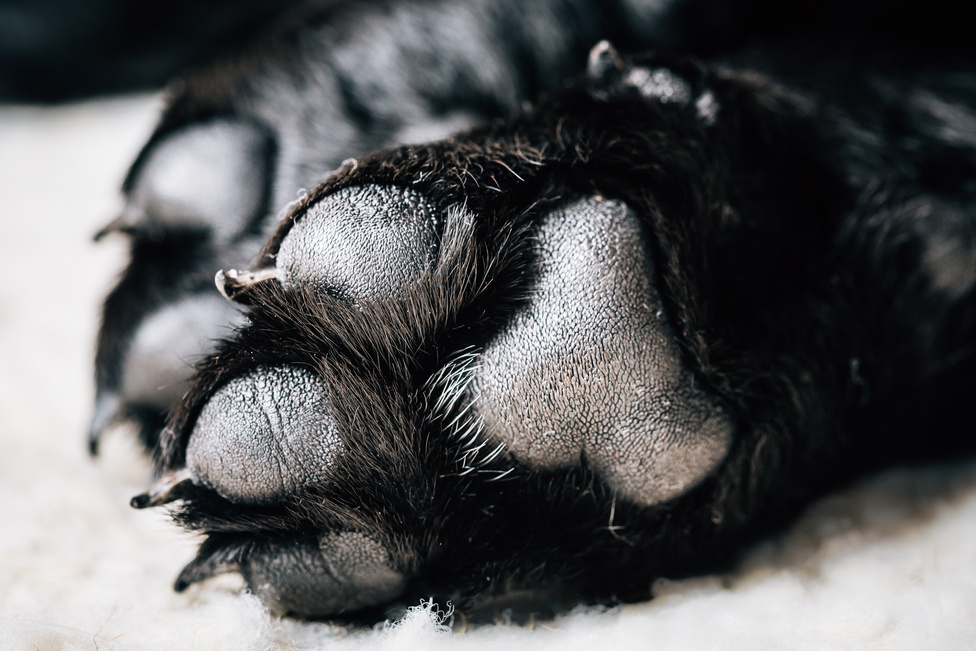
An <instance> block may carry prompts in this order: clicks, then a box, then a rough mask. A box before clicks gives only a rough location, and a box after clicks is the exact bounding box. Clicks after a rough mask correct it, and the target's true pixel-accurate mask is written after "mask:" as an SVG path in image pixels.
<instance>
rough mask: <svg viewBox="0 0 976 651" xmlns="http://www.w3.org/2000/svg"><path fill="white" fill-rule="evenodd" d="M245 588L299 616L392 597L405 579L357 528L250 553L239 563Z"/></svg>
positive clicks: (384, 552) (274, 607) (278, 608)
mask: <svg viewBox="0 0 976 651" xmlns="http://www.w3.org/2000/svg"><path fill="white" fill-rule="evenodd" d="M241 571H242V573H243V574H244V577H245V578H246V579H247V582H248V585H249V586H250V588H251V591H252V592H254V593H255V594H257V595H258V597H260V598H261V600H262V601H263V602H264V603H265V604H266V605H267V606H268V607H269V608H271V609H272V610H273V611H276V612H279V613H294V614H297V615H303V616H326V615H334V614H337V613H342V612H351V611H355V610H359V609H362V608H367V607H369V606H374V605H377V604H382V603H386V602H389V601H391V600H392V599H395V598H396V597H397V596H398V595H399V594H400V593H401V592H402V591H403V589H404V586H405V585H406V579H405V577H404V576H403V575H402V574H401V573H400V572H398V571H396V570H395V569H394V568H393V567H392V564H391V561H390V555H389V553H388V552H387V550H386V549H385V548H384V547H383V546H382V545H381V544H380V543H378V542H376V541H375V540H373V539H372V538H370V537H369V536H367V535H365V534H362V533H358V532H337V533H327V534H324V535H323V536H322V537H321V538H320V539H319V541H318V546H315V545H314V544H313V543H312V542H306V543H295V544H292V545H289V546H280V547H275V548H272V549H269V550H266V551H264V552H259V553H256V554H252V555H251V556H250V557H249V558H248V559H247V561H246V562H245V563H244V565H243V567H242V568H241Z"/></svg>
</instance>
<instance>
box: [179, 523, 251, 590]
mask: <svg viewBox="0 0 976 651" xmlns="http://www.w3.org/2000/svg"><path fill="white" fill-rule="evenodd" d="M247 550H248V545H247V543H244V542H242V541H236V542H233V543H231V542H228V541H227V540H225V539H224V538H223V537H221V536H211V537H210V538H208V539H207V540H206V541H205V542H204V543H203V545H201V546H200V551H198V552H197V556H196V558H194V559H193V560H192V561H190V562H189V563H187V565H186V567H184V568H183V571H182V572H180V575H179V576H178V577H177V579H176V583H174V584H173V589H174V590H176V591H177V592H183V591H184V590H186V589H187V588H189V587H190V586H191V585H193V584H194V583H199V582H200V581H205V580H207V579H209V578H211V577H214V576H217V575H218V574H228V573H230V572H237V571H239V570H240V569H241V562H242V560H243V558H244V557H245V555H246V553H247Z"/></svg>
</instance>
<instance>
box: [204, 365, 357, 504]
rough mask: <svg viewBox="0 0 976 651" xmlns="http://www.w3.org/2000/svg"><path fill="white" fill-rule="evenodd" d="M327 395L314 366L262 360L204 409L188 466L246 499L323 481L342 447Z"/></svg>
mask: <svg viewBox="0 0 976 651" xmlns="http://www.w3.org/2000/svg"><path fill="white" fill-rule="evenodd" d="M328 397H329V391H328V387H327V386H326V384H325V382H324V381H323V380H322V379H321V378H320V377H318V376H317V375H315V374H314V373H312V372H311V371H308V370H305V369H300V368H295V367H290V366H285V367H278V368H266V367H258V368H257V369H255V370H254V371H253V372H251V373H249V374H248V375H244V376H242V377H239V378H236V379H234V380H232V381H230V382H228V383H227V384H226V385H225V386H224V387H222V388H221V389H220V390H218V391H217V392H216V393H215V394H214V395H213V397H212V398H211V399H210V401H209V402H207V404H206V405H205V406H204V407H203V409H202V410H201V411H200V416H199V418H198V419H197V422H196V425H195V426H194V428H193V432H192V433H191V434H190V440H189V443H188V444H187V450H186V463H187V467H188V468H189V469H190V471H191V473H192V474H193V476H194V477H195V478H196V479H197V480H198V481H200V482H202V483H204V484H206V485H207V486H210V487H211V488H213V489H214V490H215V491H217V493H219V494H220V495H222V496H223V497H225V498H227V499H229V500H231V501H232V502H240V503H248V504H262V503H268V502H273V501H275V500H279V499H282V498H285V497H287V496H289V495H292V494H294V493H295V492H297V491H299V490H301V489H303V488H305V487H307V486H309V485H312V484H316V483H319V482H322V481H324V480H326V479H327V478H328V477H329V474H330V468H331V466H332V464H333V460H334V459H335V457H336V455H338V454H339V453H340V451H341V449H342V442H341V441H340V439H339V436H338V433H337V429H336V425H335V423H334V421H333V420H332V418H331V416H330V415H329V403H328Z"/></svg>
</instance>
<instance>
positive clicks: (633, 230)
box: [133, 94, 735, 617]
mask: <svg viewBox="0 0 976 651" xmlns="http://www.w3.org/2000/svg"><path fill="white" fill-rule="evenodd" d="M576 101H578V102H580V106H578V107H576V108H575V109H574V111H575V112H572V111H570V112H567V111H569V109H568V108H567V107H560V108H558V110H557V109H550V112H546V111H540V112H538V113H536V114H530V115H529V116H527V117H524V118H522V119H521V120H522V121H521V122H520V121H516V122H514V123H512V124H508V125H502V126H496V127H493V128H491V129H488V130H485V131H481V132H475V133H473V134H471V135H469V136H465V137H463V138H458V139H454V140H451V141H445V142H443V143H435V144H432V145H428V146H421V147H412V148H402V149H399V150H393V151H390V152H385V153H380V154H375V155H372V156H369V157H366V158H363V159H361V160H359V161H357V164H356V165H355V166H350V167H348V168H346V169H344V170H343V171H341V172H340V173H338V174H337V175H335V176H334V177H331V178H330V179H329V180H328V181H326V182H325V183H324V184H323V185H322V186H320V187H319V188H318V189H317V190H315V191H314V192H312V193H310V194H309V195H308V196H307V197H306V198H305V199H304V200H303V201H302V202H301V203H300V204H299V205H297V206H296V207H295V208H294V209H293V210H292V211H291V213H290V214H289V215H288V217H287V218H286V219H285V220H284V221H283V222H282V224H281V226H279V228H278V230H277V231H276V232H275V233H274V234H273V235H272V237H271V239H270V240H269V242H268V244H267V245H266V246H265V248H264V250H263V251H262V253H261V254H260V255H259V256H258V259H257V264H256V265H255V267H254V268H253V270H252V271H239V270H226V271H224V272H222V273H219V274H218V275H217V285H218V288H219V289H220V293H222V294H223V295H224V296H226V297H228V298H230V299H232V300H233V301H235V302H236V303H237V304H239V305H241V306H242V308H243V309H244V311H245V312H244V313H245V315H246V323H245V324H244V325H242V326H241V327H239V328H238V330H237V331H236V333H235V334H234V335H233V336H232V337H229V338H228V339H227V340H226V341H224V342H223V343H222V344H221V345H220V346H219V348H218V349H217V351H216V352H215V353H214V354H213V355H212V356H211V357H210V358H209V359H208V360H206V361H205V362H204V363H203V364H201V365H200V366H199V374H198V376H197V378H196V379H195V381H194V383H193V385H192V387H191V388H190V389H189V391H188V392H187V394H186V396H185V397H184V398H183V399H182V400H181V401H180V402H179V404H178V405H177V408H176V410H175V411H174V414H173V418H172V420H171V422H170V424H169V426H168V427H167V428H166V429H165V431H164V432H163V434H162V438H161V440H160V453H159V457H158V462H159V467H158V469H159V472H160V479H159V480H158V481H157V482H156V483H155V484H154V485H153V486H152V487H151V488H150V489H149V491H147V493H145V494H144V495H140V496H138V497H136V498H134V500H133V504H134V506H137V507H147V506H158V505H162V504H172V508H173V512H174V515H175V517H176V519H177V520H178V521H180V522H181V523H183V524H184V525H185V526H187V527H189V528H191V529H194V530H197V531H201V532H203V533H205V534H206V535H207V540H206V542H205V543H204V544H203V546H202V547H201V550H200V553H199V554H198V556H197V558H196V559H195V560H194V561H193V562H191V563H190V564H189V565H188V566H187V568H186V569H185V570H184V571H183V573H182V574H181V576H180V578H179V580H178V582H177V588H178V589H185V588H186V587H187V586H189V585H190V584H192V583H195V582H198V581H201V580H204V579H206V578H208V577H210V576H212V575H214V574H217V573H220V572H226V571H237V572H240V573H241V574H242V575H243V576H244V578H245V579H246V580H247V582H248V585H249V587H250V589H251V591H252V592H254V593H255V594H258V595H259V596H260V597H261V598H262V599H263V600H264V601H265V602H266V603H267V604H268V605H269V606H270V607H271V608H272V609H273V610H275V611H277V612H282V613H291V614H296V615H301V616H309V617H330V616H338V615H343V614H348V613H353V612H357V611H363V610H369V609H376V608H379V609H382V608H383V607H386V606H388V605H390V604H391V603H394V602H396V601H398V600H403V601H408V602H409V601H410V600H412V599H415V598H419V597H420V596H430V595H437V596H438V598H441V599H444V600H452V601H453V602H454V603H455V604H457V605H459V606H462V607H464V608H478V607H487V605H489V604H491V603H492V602H493V600H496V599H502V598H508V597H510V596H511V595H513V594H520V593H521V592H522V591H525V590H530V591H540V590H541V591H543V592H546V591H548V593H551V594H557V593H559V592H561V591H562V590H573V591H575V590H583V591H587V592H590V593H601V592H604V593H609V592H611V591H612V592H613V593H615V594H619V591H623V590H631V589H633V590H638V589H639V588H637V587H635V586H641V585H645V584H646V585H649V583H648V582H647V581H648V579H647V577H648V576H649V574H648V573H649V572H652V571H653V570H652V569H651V568H652V567H657V566H658V561H661V562H665V561H666V559H664V560H662V559H663V557H662V559H659V558H654V559H653V560H652V561H648V562H643V563H638V565H637V567H638V569H637V570H636V571H634V572H633V577H627V576H625V572H624V570H623V569H622V568H623V567H625V566H627V564H628V563H632V562H633V559H634V556H635V554H640V553H645V552H647V553H648V554H649V547H648V545H651V546H653V544H654V543H652V542H650V541H651V540H653V537H651V536H647V537H646V539H645V538H644V537H642V536H641V535H639V534H638V531H643V530H644V529H645V528H646V527H648V526H649V524H648V522H649V520H648V518H651V519H654V518H660V517H670V516H669V515H667V516H665V515H662V514H664V513H666V512H667V510H668V508H669V506H668V505H671V504H673V503H675V501H677V500H681V499H684V498H686V496H688V495H691V494H694V493H696V492H699V491H700V490H701V489H702V487H703V486H707V485H708V484H709V478H710V477H712V476H713V475H714V474H715V473H716V471H717V469H718V468H719V467H720V466H721V465H722V463H723V461H724V460H725V459H726V457H727V456H728V454H729V451H730V449H731V446H732V444H733V439H734V436H735V426H734V422H733V418H732V415H731V411H730V409H729V408H728V407H727V406H726V405H725V403H724V402H723V401H722V400H721V399H719V398H718V396H717V395H716V394H715V392H714V391H712V390H711V389H709V388H708V387H707V385H706V384H705V383H704V382H703V381H702V379H701V378H700V377H699V375H698V373H697V372H696V369H695V368H694V366H693V365H692V363H691V362H690V361H689V357H688V355H687V354H686V352H685V350H684V349H683V344H682V340H681V339H680V338H679V335H678V333H677V332H676V331H675V328H674V326H673V325H672V324H673V323H674V319H673V318H672V316H671V315H670V313H669V308H668V305H667V303H666V301H665V299H664V298H663V297H662V293H661V290H660V289H659V283H658V276H659V273H660V270H659V267H660V265H659V263H658V261H657V260H656V257H655V256H656V253H655V251H656V248H657V245H656V244H655V235H654V233H653V232H652V230H651V226H650V223H649V213H648V206H647V205H635V204H634V202H633V201H631V200H629V198H628V197H626V196H623V195H622V194H621V193H620V192H617V196H613V195H612V194H611V193H610V192H604V191H603V190H602V189H601V187H600V185H601V184H602V183H603V181H604V180H606V181H607V188H608V189H609V188H610V187H612V186H613V184H614V183H616V179H617V177H616V175H615V173H614V169H613V167H614V166H615V165H618V164H621V163H622V162H621V161H617V162H616V163H608V161H609V160H612V159H613V158H614V155H613V154H610V155H609V156H608V157H607V159H606V160H601V157H602V156H603V155H604V154H605V153H606V152H604V151H602V150H599V149H595V150H593V151H592V152H591V154H592V156H591V157H589V158H588V160H589V161H590V162H589V163H588V165H587V166H586V167H585V168H579V169H577V168H578V166H579V161H580V159H581V156H582V152H581V150H580V148H579V144H580V143H586V142H588V140H587V139H585V138H581V139H579V140H578V141H575V142H574V144H573V146H566V147H560V146H558V145H557V143H558V142H559V140H558V138H555V137H554V136H553V133H552V131H551V129H552V126H553V123H554V122H558V123H559V124H561V125H563V126H564V127H566V126H567V125H569V126H572V127H574V128H577V129H580V130H583V129H599V127H596V126H594V125H596V124H605V122H603V121H602V118H603V117H605V116H599V115H591V114H592V113H593V111H597V112H599V111H604V110H610V109H608V108H607V107H605V106H604V107H603V108H601V107H600V106H599V105H598V104H594V102H593V101H592V100H591V99H588V98H587V97H586V96H585V95H584V94H578V95H577V96H576ZM581 115H583V116H586V117H585V118H584V117H581ZM526 121H529V122H530V123H531V124H530V125H527V124H526ZM592 142H594V143H606V142H607V141H605V140H602V139H601V138H594V139H593V140H592ZM597 146H598V147H602V146H605V145H597ZM584 158H586V157H584ZM594 184H596V185H594ZM214 295H217V292H214ZM649 514H654V515H649ZM648 557H649V558H652V557H653V555H651V554H649V556H648ZM609 586H612V588H611V587H609Z"/></svg>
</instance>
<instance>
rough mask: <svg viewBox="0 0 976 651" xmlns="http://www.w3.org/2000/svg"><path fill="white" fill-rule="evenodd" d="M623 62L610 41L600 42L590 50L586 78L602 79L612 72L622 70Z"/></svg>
mask: <svg viewBox="0 0 976 651" xmlns="http://www.w3.org/2000/svg"><path fill="white" fill-rule="evenodd" d="M623 69H624V60H623V58H622V57H621V56H620V53H619V52H617V49H616V48H615V47H614V46H613V45H612V44H611V43H610V41H606V40H604V41H600V42H599V43H597V44H596V45H594V46H593V49H591V50H590V56H589V57H588V59H587V63H586V76H587V77H589V78H590V79H603V78H604V77H606V76H607V73H609V72H610V71H612V70H618V71H619V70H623Z"/></svg>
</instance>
